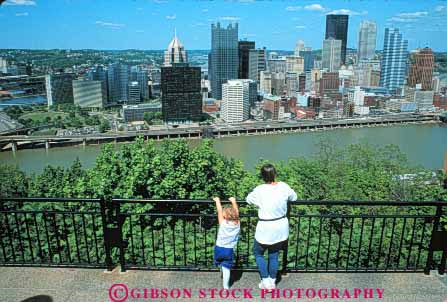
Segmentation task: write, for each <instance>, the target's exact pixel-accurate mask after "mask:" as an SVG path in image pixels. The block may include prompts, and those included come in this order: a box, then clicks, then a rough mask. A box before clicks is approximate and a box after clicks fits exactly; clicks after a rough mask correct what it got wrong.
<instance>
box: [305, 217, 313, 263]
mask: <svg viewBox="0 0 447 302" xmlns="http://www.w3.org/2000/svg"><path fill="white" fill-rule="evenodd" d="M311 226H312V217H311V216H309V229H308V230H307V243H306V260H305V264H306V268H305V269H306V271H307V270H308V267H309V259H308V257H309V245H310V229H311Z"/></svg>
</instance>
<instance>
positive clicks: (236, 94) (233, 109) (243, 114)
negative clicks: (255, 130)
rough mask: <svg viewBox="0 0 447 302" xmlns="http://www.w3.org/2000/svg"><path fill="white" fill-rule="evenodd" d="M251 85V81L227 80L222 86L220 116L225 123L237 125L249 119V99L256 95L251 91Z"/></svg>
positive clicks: (252, 82)
mask: <svg viewBox="0 0 447 302" xmlns="http://www.w3.org/2000/svg"><path fill="white" fill-rule="evenodd" d="M253 84H255V82H254V81H252V80H229V81H227V83H224V84H223V85H222V103H221V106H220V116H221V117H222V119H223V120H224V121H225V122H226V123H239V122H243V121H245V120H248V119H249V118H250V99H253V95H252V94H253V93H256V91H254V90H253V89H251V87H253V86H252V85H253ZM255 96H256V95H255Z"/></svg>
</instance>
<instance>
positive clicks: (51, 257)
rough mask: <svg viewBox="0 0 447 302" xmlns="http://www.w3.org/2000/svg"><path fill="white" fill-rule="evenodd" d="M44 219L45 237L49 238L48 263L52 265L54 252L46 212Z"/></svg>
mask: <svg viewBox="0 0 447 302" xmlns="http://www.w3.org/2000/svg"><path fill="white" fill-rule="evenodd" d="M42 219H43V226H44V228H45V236H46V238H47V246H48V256H49V258H48V263H50V264H51V262H53V251H52V250H51V242H50V234H49V232H48V226H47V215H46V213H45V212H43V213H42Z"/></svg>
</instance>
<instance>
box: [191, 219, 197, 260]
mask: <svg viewBox="0 0 447 302" xmlns="http://www.w3.org/2000/svg"><path fill="white" fill-rule="evenodd" d="M192 225H193V230H194V266H197V231H196V221H194V223H193V224H192Z"/></svg>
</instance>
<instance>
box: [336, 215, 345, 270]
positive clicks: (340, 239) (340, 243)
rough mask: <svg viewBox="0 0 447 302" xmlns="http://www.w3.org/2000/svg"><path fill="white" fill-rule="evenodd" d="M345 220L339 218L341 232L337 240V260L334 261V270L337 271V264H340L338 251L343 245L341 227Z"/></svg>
mask: <svg viewBox="0 0 447 302" xmlns="http://www.w3.org/2000/svg"><path fill="white" fill-rule="evenodd" d="M344 222H345V219H344V218H343V217H341V218H340V226H341V232H340V235H339V238H338V247H337V256H336V257H337V259H336V260H335V269H336V270H337V271H338V269H339V266H338V265H339V263H340V251H341V245H342V244H343V226H344Z"/></svg>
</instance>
